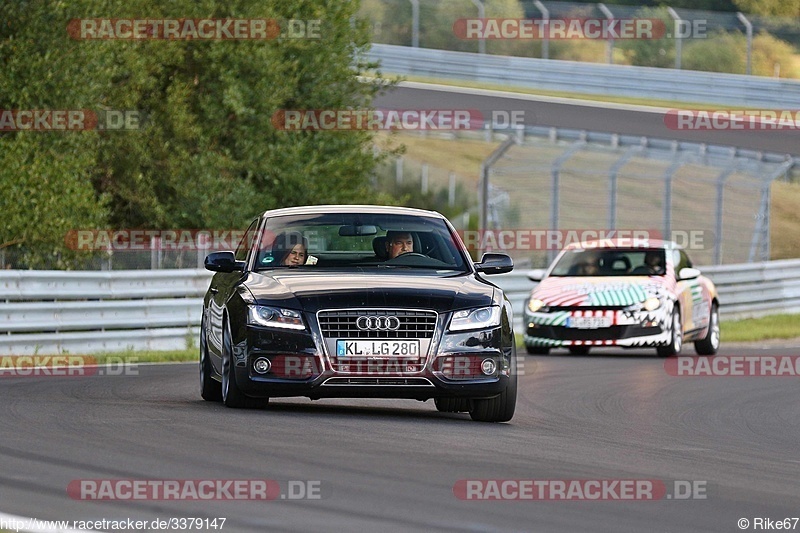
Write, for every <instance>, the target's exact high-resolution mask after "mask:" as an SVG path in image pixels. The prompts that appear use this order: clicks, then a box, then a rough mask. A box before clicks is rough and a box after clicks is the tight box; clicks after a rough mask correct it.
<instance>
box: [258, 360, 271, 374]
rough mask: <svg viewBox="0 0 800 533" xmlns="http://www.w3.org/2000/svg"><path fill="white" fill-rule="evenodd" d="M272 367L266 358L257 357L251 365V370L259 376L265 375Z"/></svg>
mask: <svg viewBox="0 0 800 533" xmlns="http://www.w3.org/2000/svg"><path fill="white" fill-rule="evenodd" d="M271 366H272V365H271V364H270V362H269V359H267V358H266V357H259V358H258V359H256V360H255V362H254V363H253V369H254V370H255V371H256V372H258V373H259V374H266V373H267V372H269V369H270V367H271Z"/></svg>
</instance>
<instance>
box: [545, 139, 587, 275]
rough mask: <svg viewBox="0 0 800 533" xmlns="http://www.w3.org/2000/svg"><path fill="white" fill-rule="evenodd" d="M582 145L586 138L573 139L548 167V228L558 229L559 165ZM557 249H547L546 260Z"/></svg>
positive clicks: (551, 256) (548, 259)
mask: <svg viewBox="0 0 800 533" xmlns="http://www.w3.org/2000/svg"><path fill="white" fill-rule="evenodd" d="M584 146H586V140H585V139H581V140H579V141H575V142H574V143H572V145H571V146H570V147H569V148H568V149H567V151H566V152H564V153H563V154H561V155H560V156H558V158H556V160H555V161H553V165H552V166H551V167H550V177H551V178H552V179H551V182H550V228H549V229H550V230H551V231H552V230H557V229H558V203H559V201H560V199H559V185H560V184H559V181H560V177H561V167H562V166H563V165H564V163H566V162H567V161H569V159H570V158H571V157H572V156H573V155H575V153H576V152H578V151H579V150H581V149H582V148H583V147H584ZM557 251H558V250H547V262H548V263H549V262H551V261H552V260H553V258H554V257H555V253H556V252H557Z"/></svg>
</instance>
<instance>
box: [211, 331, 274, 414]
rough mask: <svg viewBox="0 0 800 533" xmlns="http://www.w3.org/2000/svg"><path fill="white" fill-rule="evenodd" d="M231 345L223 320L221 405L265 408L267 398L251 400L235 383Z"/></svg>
mask: <svg viewBox="0 0 800 533" xmlns="http://www.w3.org/2000/svg"><path fill="white" fill-rule="evenodd" d="M232 359H233V344H232V342H231V326H230V324H229V323H228V321H227V320H225V326H224V330H223V332H222V387H221V388H222V403H224V404H225V406H226V407H233V408H244V409H257V408H261V407H266V406H267V404H268V403H269V398H251V397H250V396H247V395H246V394H245V393H243V392H242V391H241V389H240V388H239V385H238V384H237V383H236V371H235V368H234V367H233V362H232Z"/></svg>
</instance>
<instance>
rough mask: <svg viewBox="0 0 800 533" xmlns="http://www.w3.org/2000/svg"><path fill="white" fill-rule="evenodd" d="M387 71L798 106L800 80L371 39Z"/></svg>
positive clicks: (601, 91) (577, 89)
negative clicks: (535, 56)
mask: <svg viewBox="0 0 800 533" xmlns="http://www.w3.org/2000/svg"><path fill="white" fill-rule="evenodd" d="M369 59H370V60H371V61H380V62H381V69H382V70H383V71H384V72H390V73H393V74H403V75H416V76H427V77H436V78H451V79H457V80H469V81H476V82H484V83H493V84H500V85H515V86H518V87H532V88H535V89H541V90H552V91H563V90H566V89H568V90H569V91H570V92H573V93H584V94H600V95H609V96H620V97H638V98H641V97H642V96H646V97H647V98H653V99H661V100H675V101H679V102H680V101H683V102H705V103H710V104H721V105H728V106H747V107H757V108H767V109H797V108H800V82H798V81H792V80H785V79H775V78H765V77H758V76H747V75H743V74H720V73H714V72H700V71H690V70H681V71H677V72H676V71H675V70H673V69H663V68H654V67H635V66H630V65H604V64H597V63H579V62H575V61H562V60H554V59H537V58H526V57H512V56H496V55H483V54H476V53H470V52H452V51H448V50H434V49H429V48H411V47H408V46H396V45H388V44H373V45H372V49H371V51H370V53H369Z"/></svg>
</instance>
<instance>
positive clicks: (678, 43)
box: [667, 7, 683, 70]
mask: <svg viewBox="0 0 800 533" xmlns="http://www.w3.org/2000/svg"><path fill="white" fill-rule="evenodd" d="M667 12H668V13H669V16H670V17H672V20H673V22H674V23H675V24H674V30H673V33H672V35H673V36H674V37H675V68H676V69H678V70H680V69H681V55H683V32H682V31H681V30H682V28H681V22H682V20H681V17H680V15H678V12H677V11H675V10H674V9H673V8H671V7H668V8H667Z"/></svg>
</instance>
